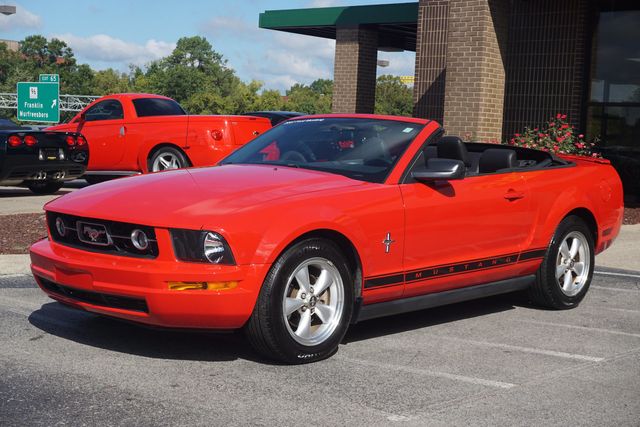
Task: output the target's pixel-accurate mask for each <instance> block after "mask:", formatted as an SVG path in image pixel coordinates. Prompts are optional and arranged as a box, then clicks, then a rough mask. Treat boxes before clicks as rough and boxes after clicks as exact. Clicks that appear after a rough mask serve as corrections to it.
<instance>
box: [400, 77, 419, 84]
mask: <svg viewBox="0 0 640 427" xmlns="http://www.w3.org/2000/svg"><path fill="white" fill-rule="evenodd" d="M415 79H416V78H415V76H400V81H401V82H402V83H404V84H406V85H412V84H413V83H414V82H415Z"/></svg>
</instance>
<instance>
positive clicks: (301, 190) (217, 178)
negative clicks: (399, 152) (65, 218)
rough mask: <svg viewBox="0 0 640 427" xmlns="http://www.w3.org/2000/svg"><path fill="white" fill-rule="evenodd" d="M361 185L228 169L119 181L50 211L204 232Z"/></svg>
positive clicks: (295, 172)
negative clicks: (283, 203) (247, 214)
mask: <svg viewBox="0 0 640 427" xmlns="http://www.w3.org/2000/svg"><path fill="white" fill-rule="evenodd" d="M357 185H364V183H363V182H360V181H356V180H352V179H349V178H346V177H344V176H341V175H335V174H330V173H325V172H317V171H311V170H305V169H297V168H290V167H281V166H277V167H274V166H266V165H224V166H215V167H207V168H193V169H180V170H175V171H168V172H159V173H152V174H148V175H140V176H135V177H130V178H121V179H116V180H113V181H109V182H105V183H102V184H98V185H92V186H90V187H87V188H84V189H81V190H77V191H74V192H71V193H69V194H66V195H64V196H62V197H60V198H58V199H55V200H53V201H51V202H49V203H48V204H47V205H46V206H45V209H46V210H52V211H56V212H61V213H67V214H70V215H77V216H83V217H89V218H101V219H109V220H113V221H122V222H131V223H137V224H146V225H151V226H157V227H180V228H200V227H201V226H203V225H204V224H205V223H211V222H212V221H215V222H216V223H219V224H220V222H219V219H222V218H224V216H225V215H230V214H233V213H236V212H238V211H243V210H253V209H256V208H260V207H261V206H264V204H265V203H269V202H274V201H276V200H279V199H283V198H287V197H292V196H296V195H299V194H308V193H310V192H317V191H326V190H332V189H338V188H344V187H349V186H357ZM221 225H222V224H221Z"/></svg>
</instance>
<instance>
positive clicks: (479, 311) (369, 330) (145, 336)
mask: <svg viewBox="0 0 640 427" xmlns="http://www.w3.org/2000/svg"><path fill="white" fill-rule="evenodd" d="M515 306H528V303H527V301H526V298H524V297H523V296H522V295H520V294H508V295H501V296H496V297H490V298H484V299H480V300H475V301H469V302H464V303H459V304H453V305H449V306H443V307H438V308H432V309H428V310H422V311H416V312H412V313H407V314H400V315H396V316H390V317H383V318H379V319H374V320H368V321H365V322H362V323H358V324H356V325H352V326H351V327H350V328H349V330H348V331H347V335H346V336H345V338H344V340H343V342H342V344H349V343H351V342H357V341H361V340H367V339H372V338H378V337H382V336H386V335H392V334H397V333H401V332H407V331H411V330H416V329H421V328H427V327H430V326H434V325H439V324H443V323H449V322H455V321H458V320H463V319H470V318H474V317H478V316H485V315H488V314H492V313H498V312H503V311H508V310H513V309H514V308H515ZM29 322H30V323H31V324H32V325H33V326H35V327H36V328H38V329H40V330H42V331H44V332H46V333H48V334H51V335H54V336H57V337H60V338H63V339H66V340H70V341H74V342H76V343H80V344H84V345H88V346H92V347H96V348H102V349H105V350H110V351H116V352H121V353H127V354H132V355H137V356H143V357H149V358H158V359H170V360H193V361H207V362H212V361H232V360H236V359H245V360H250V361H254V362H258V363H262V364H269V365H279V364H280V363H278V362H273V361H270V360H267V359H262V358H260V356H259V355H258V354H257V353H256V352H255V351H254V350H253V349H252V348H251V346H250V345H249V342H248V341H247V339H246V338H245V337H244V335H243V334H242V333H241V332H240V331H235V332H230V333H220V332H217V333H216V332H208V331H192V330H178V329H161V328H152V327H147V326H142V325H138V324H134V323H129V322H125V321H120V320H116V319H111V318H108V317H102V316H98V315H95V314H93V313H88V312H85V311H81V310H76V309H72V308H68V307H66V306H64V305H62V304H60V303H57V302H52V303H47V304H44V305H43V306H42V307H41V308H40V309H38V310H36V311H34V312H33V313H31V315H30V316H29Z"/></svg>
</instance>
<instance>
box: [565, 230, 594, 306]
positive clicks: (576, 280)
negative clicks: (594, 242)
mask: <svg viewBox="0 0 640 427" xmlns="http://www.w3.org/2000/svg"><path fill="white" fill-rule="evenodd" d="M590 264H591V253H590V249H589V244H588V242H587V238H586V237H585V236H584V234H582V233H580V232H579V231H572V232H571V233H569V234H567V235H566V236H565V237H564V240H563V241H562V243H561V244H560V248H559V250H558V255H557V257H556V280H557V281H558V284H559V285H560V290H562V293H564V294H565V295H567V296H570V297H572V296H574V295H577V294H578V293H580V291H581V290H582V288H583V287H584V285H585V283H587V279H588V277H589V269H590V267H591V265H590Z"/></svg>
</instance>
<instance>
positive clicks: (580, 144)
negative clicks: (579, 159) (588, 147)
mask: <svg viewBox="0 0 640 427" xmlns="http://www.w3.org/2000/svg"><path fill="white" fill-rule="evenodd" d="M576 147H578V148H580V149H582V148H584V144H583V143H582V142H576Z"/></svg>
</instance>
